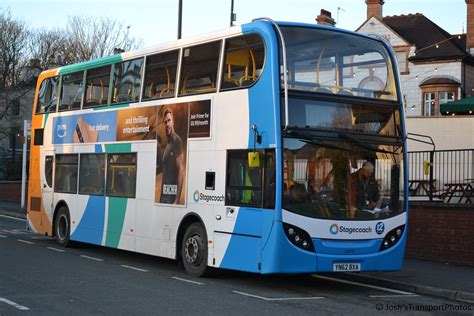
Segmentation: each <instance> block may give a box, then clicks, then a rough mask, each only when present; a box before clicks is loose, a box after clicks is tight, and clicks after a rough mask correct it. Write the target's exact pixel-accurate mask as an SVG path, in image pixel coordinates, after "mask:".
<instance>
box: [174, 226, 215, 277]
mask: <svg viewBox="0 0 474 316" xmlns="http://www.w3.org/2000/svg"><path fill="white" fill-rule="evenodd" d="M181 256H182V258H183V265H184V269H185V270H186V272H187V273H189V274H190V275H193V276H197V277H201V276H205V275H206V274H207V272H208V270H209V268H208V267H207V236H206V232H205V230H204V228H203V227H202V225H201V224H200V223H193V224H191V225H189V227H188V228H187V229H186V232H185V233H184V238H183V243H182V245H181Z"/></svg>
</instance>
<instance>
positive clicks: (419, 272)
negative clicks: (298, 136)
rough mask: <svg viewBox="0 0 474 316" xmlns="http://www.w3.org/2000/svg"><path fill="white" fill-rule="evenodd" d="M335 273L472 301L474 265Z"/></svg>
mask: <svg viewBox="0 0 474 316" xmlns="http://www.w3.org/2000/svg"><path fill="white" fill-rule="evenodd" d="M0 214H2V215H7V216H13V217H17V218H26V211H25V210H24V209H22V208H21V207H20V205H19V204H17V203H13V202H4V201H0ZM333 276H335V275H333ZM337 277H339V278H341V279H345V280H348V281H353V282H360V283H365V284H370V285H374V286H381V287H387V288H391V289H396V290H400V291H405V292H411V293H416V294H420V295H431V296H437V297H443V298H448V299H452V300H458V301H468V302H470V303H474V266H471V267H470V266H460V265H452V264H447V263H440V262H432V261H424V260H416V259H405V262H404V266H403V268H402V270H401V271H391V272H359V273H338V274H337Z"/></svg>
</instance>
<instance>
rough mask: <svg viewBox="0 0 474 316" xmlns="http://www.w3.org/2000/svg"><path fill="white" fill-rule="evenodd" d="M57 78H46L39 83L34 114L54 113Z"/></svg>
mask: <svg viewBox="0 0 474 316" xmlns="http://www.w3.org/2000/svg"><path fill="white" fill-rule="evenodd" d="M57 87H58V77H53V78H46V79H44V80H43V82H42V83H41V87H40V90H39V92H38V103H37V105H36V114H40V113H51V112H55V111H56V101H57V99H58V98H57Z"/></svg>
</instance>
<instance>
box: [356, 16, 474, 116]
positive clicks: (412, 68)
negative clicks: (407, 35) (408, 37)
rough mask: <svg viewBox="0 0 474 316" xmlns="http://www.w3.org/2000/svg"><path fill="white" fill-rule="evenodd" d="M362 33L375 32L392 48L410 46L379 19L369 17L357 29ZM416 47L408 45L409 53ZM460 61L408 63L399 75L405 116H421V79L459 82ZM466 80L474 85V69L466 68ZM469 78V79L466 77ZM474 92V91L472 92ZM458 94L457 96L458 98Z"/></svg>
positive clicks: (460, 73) (460, 77)
mask: <svg viewBox="0 0 474 316" xmlns="http://www.w3.org/2000/svg"><path fill="white" fill-rule="evenodd" d="M357 31H358V32H360V33H364V34H375V35H378V36H381V37H383V38H385V39H386V40H387V41H388V42H389V43H390V45H392V47H394V49H396V48H397V47H407V46H410V44H409V43H407V42H406V41H405V40H404V39H402V38H401V37H400V36H398V34H396V33H395V32H394V31H392V30H391V29H390V28H388V27H387V26H385V25H384V24H383V23H382V22H381V21H380V20H378V19H375V18H373V17H372V18H370V19H369V20H368V21H366V22H365V23H364V24H363V25H362V26H361V27H360V28H359V29H358V30H357ZM415 49H416V47H415V46H410V49H409V51H410V52H409V55H410V56H412V55H413V53H414V52H415ZM462 67H463V65H462V63H461V62H460V61H453V62H445V63H425V64H414V63H411V62H409V63H408V73H407V74H403V75H401V77H400V80H401V88H402V94H403V99H404V101H405V104H406V115H407V116H421V115H422V112H421V111H422V94H421V89H420V87H419V85H420V83H422V82H423V81H425V80H427V79H430V78H433V77H448V78H451V79H453V80H455V81H457V82H459V83H461V82H462V79H463V78H462ZM467 73H469V75H468V76H467V77H466V81H468V82H470V83H471V86H474V69H472V67H470V68H469V69H467V68H466V74H467ZM468 78H470V79H468ZM473 93H474V92H473ZM459 97H460V96H458V98H459Z"/></svg>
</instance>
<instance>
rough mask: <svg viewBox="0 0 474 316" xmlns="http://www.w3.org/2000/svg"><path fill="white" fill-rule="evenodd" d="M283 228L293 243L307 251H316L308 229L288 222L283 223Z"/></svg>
mask: <svg viewBox="0 0 474 316" xmlns="http://www.w3.org/2000/svg"><path fill="white" fill-rule="evenodd" d="M283 228H284V230H285V234H286V237H288V239H289V240H290V242H291V243H292V244H293V245H295V246H296V247H298V248H301V249H304V250H307V251H311V252H315V250H314V245H313V242H312V240H311V237H310V236H309V234H308V233H307V232H306V231H304V230H303V229H301V228H299V227H296V226H293V225H290V224H287V223H283Z"/></svg>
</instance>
